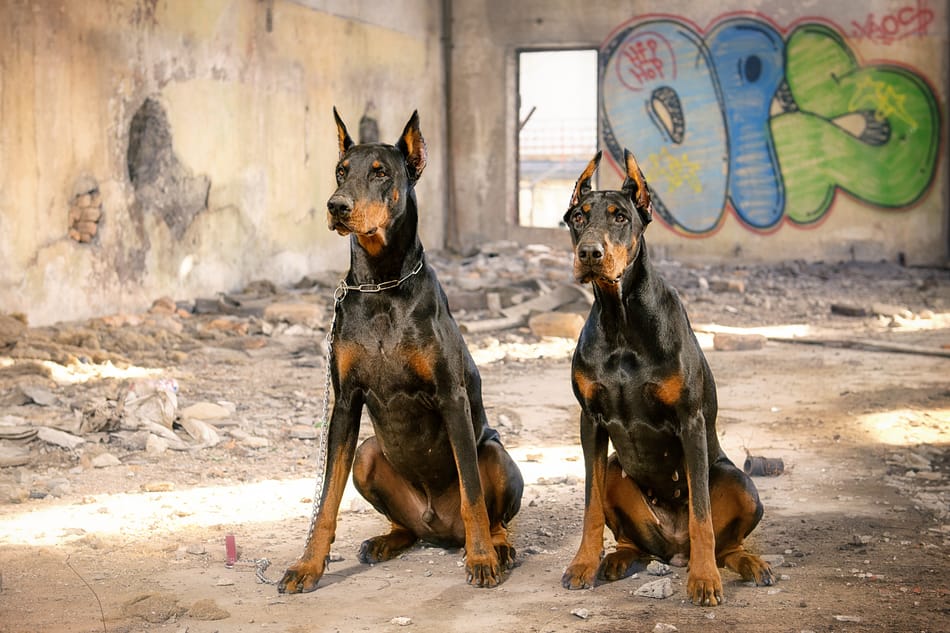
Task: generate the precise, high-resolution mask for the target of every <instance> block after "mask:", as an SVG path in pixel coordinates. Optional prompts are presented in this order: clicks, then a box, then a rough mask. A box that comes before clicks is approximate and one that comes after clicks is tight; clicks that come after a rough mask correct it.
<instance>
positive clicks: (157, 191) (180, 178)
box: [126, 97, 211, 239]
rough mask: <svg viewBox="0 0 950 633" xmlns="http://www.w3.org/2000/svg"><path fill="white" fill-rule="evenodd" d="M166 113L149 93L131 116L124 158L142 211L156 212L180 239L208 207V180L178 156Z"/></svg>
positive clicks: (137, 202) (136, 200) (209, 183)
mask: <svg viewBox="0 0 950 633" xmlns="http://www.w3.org/2000/svg"><path fill="white" fill-rule="evenodd" d="M172 140H173V139H172V131H171V127H170V126H169V125H168V116H167V115H166V114H165V109H164V108H163V107H162V104H161V103H159V101H158V100H157V99H154V98H152V97H149V98H147V99H146V100H145V102H144V103H143V104H142V106H141V107H140V108H139V109H138V111H137V112H136V113H135V115H134V116H133V117H132V123H131V126H130V129H129V149H128V153H127V156H126V160H127V163H128V168H129V180H130V181H131V182H132V186H133V188H134V189H135V202H136V206H138V208H139V209H140V210H141V212H142V213H157V214H158V215H159V216H160V217H161V218H162V219H163V220H164V222H165V224H166V225H167V226H168V228H169V229H170V230H171V232H172V235H173V236H174V237H175V238H176V239H181V238H182V236H183V235H184V234H185V231H186V230H187V229H188V227H189V226H191V223H192V221H193V220H194V219H195V216H196V215H198V214H199V213H201V212H202V211H204V210H206V209H207V208H208V191H209V190H210V188H211V182H210V181H209V180H208V178H207V177H206V176H203V175H200V174H199V175H197V176H195V175H194V174H193V173H192V171H191V170H190V169H189V168H188V167H187V166H185V165H184V164H182V163H181V161H179V160H178V157H177V156H176V155H175V152H174V148H173V143H172Z"/></svg>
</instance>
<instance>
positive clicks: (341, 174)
mask: <svg viewBox="0 0 950 633" xmlns="http://www.w3.org/2000/svg"><path fill="white" fill-rule="evenodd" d="M345 177H346V170H345V169H343V168H342V167H337V169H336V179H337V181H341V180H343V178H345Z"/></svg>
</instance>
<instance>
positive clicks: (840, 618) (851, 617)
mask: <svg viewBox="0 0 950 633" xmlns="http://www.w3.org/2000/svg"><path fill="white" fill-rule="evenodd" d="M835 620H837V621H838V622H861V618H859V617H858V616H856V615H836V616H835Z"/></svg>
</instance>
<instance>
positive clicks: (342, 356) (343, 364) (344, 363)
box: [333, 341, 360, 382]
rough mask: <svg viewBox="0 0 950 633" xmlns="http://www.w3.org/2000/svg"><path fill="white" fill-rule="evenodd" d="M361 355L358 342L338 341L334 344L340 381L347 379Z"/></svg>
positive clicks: (334, 354) (334, 355)
mask: <svg viewBox="0 0 950 633" xmlns="http://www.w3.org/2000/svg"><path fill="white" fill-rule="evenodd" d="M359 356H360V346H359V345H357V344H356V343H348V342H346V341H337V342H336V343H335V344H334V345H333V358H334V360H336V370H337V373H338V374H339V376H340V381H341V382H342V381H343V380H345V379H346V377H347V376H348V375H349V373H350V371H351V370H352V369H353V366H354V365H355V364H356V361H357V360H358V359H359Z"/></svg>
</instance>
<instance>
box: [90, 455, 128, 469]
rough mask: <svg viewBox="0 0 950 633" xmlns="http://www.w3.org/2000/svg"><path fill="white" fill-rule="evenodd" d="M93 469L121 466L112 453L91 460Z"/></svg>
mask: <svg viewBox="0 0 950 633" xmlns="http://www.w3.org/2000/svg"><path fill="white" fill-rule="evenodd" d="M91 464H92V467H93V468H109V467H111V466H120V465H121V464H122V462H121V461H119V458H118V457H116V456H115V455H113V454H112V453H102V454H101V455H96V456H95V457H93V458H92V462H91Z"/></svg>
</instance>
